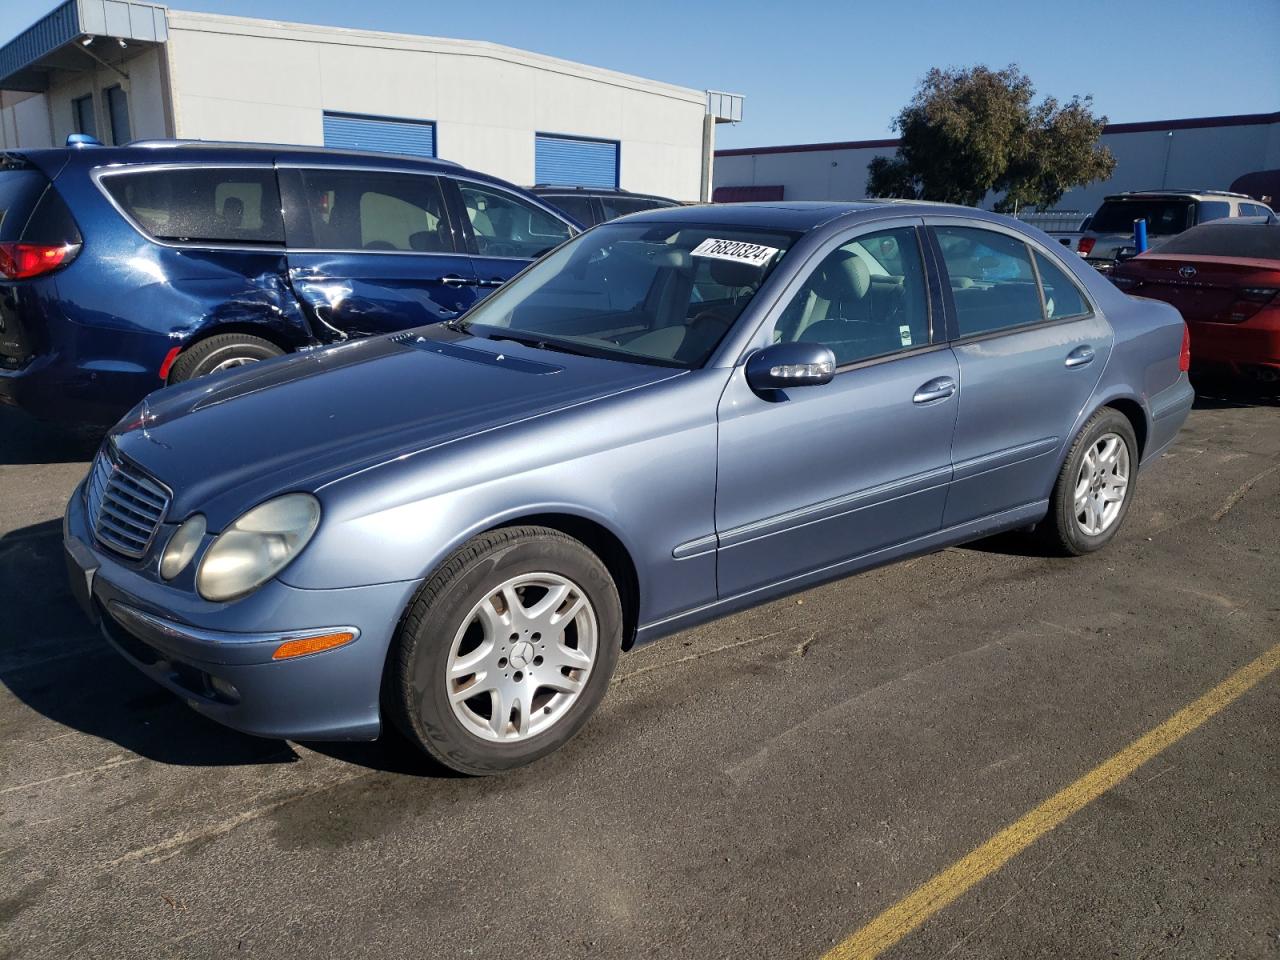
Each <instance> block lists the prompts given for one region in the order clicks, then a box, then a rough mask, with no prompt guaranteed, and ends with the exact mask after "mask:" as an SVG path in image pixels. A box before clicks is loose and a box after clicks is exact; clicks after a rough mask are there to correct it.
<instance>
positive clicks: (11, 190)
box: [0, 170, 49, 240]
mask: <svg viewBox="0 0 1280 960" xmlns="http://www.w3.org/2000/svg"><path fill="white" fill-rule="evenodd" d="M48 184H49V181H48V180H47V179H46V178H45V175H44V174H43V173H41V172H40V171H39V170H0V240H20V239H21V238H22V228H23V227H25V226H26V225H27V220H28V219H29V218H30V216H31V211H32V210H33V209H34V208H35V205H36V202H37V201H38V200H39V199H40V195H41V194H42V193H44V189H45V187H46V186H48Z"/></svg>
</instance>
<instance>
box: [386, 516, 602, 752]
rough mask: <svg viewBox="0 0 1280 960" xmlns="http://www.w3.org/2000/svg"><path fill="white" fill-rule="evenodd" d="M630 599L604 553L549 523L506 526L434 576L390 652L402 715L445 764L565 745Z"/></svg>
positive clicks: (392, 708)
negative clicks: (623, 599)
mask: <svg viewBox="0 0 1280 960" xmlns="http://www.w3.org/2000/svg"><path fill="white" fill-rule="evenodd" d="M621 649H622V604H621V601H620V599H619V597H618V590H617V587H616V585H615V584H614V582H613V578H612V577H611V576H610V575H609V571H608V569H607V568H606V567H605V565H604V564H603V563H602V562H601V561H600V559H599V558H598V557H597V556H596V555H595V554H594V553H592V552H591V551H590V550H588V549H587V547H586V546H584V545H583V544H582V543H580V542H578V541H577V540H574V539H573V538H572V537H569V536H566V535H565V534H563V533H560V532H559V531H557V530H551V529H548V528H546V527H504V528H501V529H498V530H492V531H490V532H488V533H485V534H481V535H479V536H477V537H475V538H474V539H472V540H471V541H469V542H468V543H466V544H465V545H464V546H463V547H461V548H460V549H459V550H458V551H457V552H455V553H454V554H453V555H452V556H451V557H449V559H448V560H446V561H445V562H444V563H443V564H441V566H440V567H439V568H438V569H437V570H436V572H435V573H434V574H432V576H431V577H430V578H429V579H428V580H427V582H426V583H425V584H424V585H423V587H422V589H421V590H420V591H419V592H418V596H417V597H416V599H415V600H414V602H413V604H412V606H411V607H410V608H409V612H408V614H407V615H406V616H405V618H404V621H403V622H402V623H401V625H400V629H399V632H398V634H397V636H396V638H395V640H394V642H393V644H392V648H391V652H390V655H389V659H388V664H387V666H388V670H387V683H386V687H385V694H384V701H385V702H384V706H385V709H386V711H387V713H388V715H389V718H390V720H391V721H392V723H393V724H394V725H395V726H396V727H397V728H398V729H399V730H400V732H401V733H403V734H404V735H405V736H406V737H407V738H408V739H409V740H410V741H412V742H413V743H414V744H416V745H417V746H418V747H419V748H421V749H422V750H424V751H426V752H427V753H428V754H430V755H431V756H432V757H434V758H435V759H436V760H438V761H439V762H440V763H443V764H444V765H445V766H447V767H450V768H452V769H454V770H457V771H459V772H461V773H465V774H471V775H475V776H485V775H490V774H495V773H502V772H504V771H507V770H511V769H514V768H516V767H520V766H524V765H525V764H528V763H532V762H533V761H535V760H538V759H539V758H541V757H544V756H546V755H547V754H549V753H551V752H552V751H554V750H557V749H559V748H560V747H561V746H563V745H564V744H565V743H567V742H568V741H569V740H570V739H572V738H573V736H574V735H575V734H577V732H578V731H579V730H580V729H581V728H582V726H583V725H584V724H585V723H586V722H587V720H588V719H589V718H590V716H591V714H592V713H593V712H594V711H595V709H596V707H597V706H598V705H599V703H600V701H601V699H603V697H604V694H605V691H606V690H607V689H608V686H609V679H610V677H611V676H612V675H613V670H614V667H615V666H616V665H617V661H618V655H619V653H620V652H621Z"/></svg>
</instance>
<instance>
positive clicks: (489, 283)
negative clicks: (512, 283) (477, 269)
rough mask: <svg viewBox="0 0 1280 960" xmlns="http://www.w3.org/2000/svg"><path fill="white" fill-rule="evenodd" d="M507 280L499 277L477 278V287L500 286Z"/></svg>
mask: <svg viewBox="0 0 1280 960" xmlns="http://www.w3.org/2000/svg"><path fill="white" fill-rule="evenodd" d="M506 282H507V281H505V280H499V279H498V278H497V277H494V278H493V279H492V280H477V281H476V286H477V287H500V286H502V285H503V284H504V283H506Z"/></svg>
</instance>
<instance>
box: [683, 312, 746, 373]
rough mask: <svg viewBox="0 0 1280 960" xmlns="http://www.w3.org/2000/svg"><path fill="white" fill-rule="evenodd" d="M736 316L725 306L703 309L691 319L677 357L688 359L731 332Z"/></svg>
mask: <svg viewBox="0 0 1280 960" xmlns="http://www.w3.org/2000/svg"><path fill="white" fill-rule="evenodd" d="M735 319H736V318H735V317H734V316H733V315H732V314H731V313H730V312H729V311H728V310H726V309H725V308H724V307H711V308H709V309H707V310H703V311H702V312H701V313H699V314H698V315H697V316H695V317H694V318H693V319H692V320H690V321H689V330H688V332H687V333H686V334H685V337H684V341H683V342H682V343H681V344H680V348H679V349H678V350H677V351H676V359H680V360H688V359H691V358H692V357H693V356H696V355H698V354H700V353H702V352H703V351H705V350H706V349H707V348H708V347H709V346H711V344H713V343H717V342H719V340H720V338H721V337H723V336H724V335H725V334H726V333H728V332H729V328H730V327H732V326H733V322H734V320H735Z"/></svg>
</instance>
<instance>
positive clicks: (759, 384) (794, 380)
mask: <svg viewBox="0 0 1280 960" xmlns="http://www.w3.org/2000/svg"><path fill="white" fill-rule="evenodd" d="M835 374H836V355H835V354H834V353H832V352H831V348H830V347H825V346H823V345H822V344H820V343H804V342H803V341H797V342H795V343H775V344H774V345H773V346H771V347H765V348H764V349H763V350H757V351H756V352H755V353H753V354H752V355H751V356H749V357H748V358H747V383H748V385H750V387H751V389H752V390H788V389H790V388H792V387H817V386H821V385H822V384H824V383H830V382H831V378H832V377H834V376H835Z"/></svg>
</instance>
